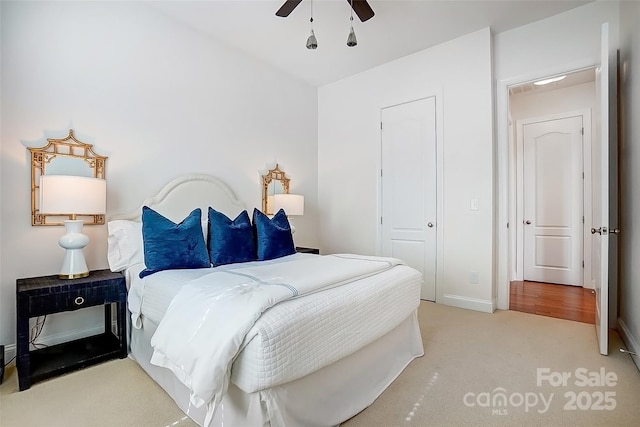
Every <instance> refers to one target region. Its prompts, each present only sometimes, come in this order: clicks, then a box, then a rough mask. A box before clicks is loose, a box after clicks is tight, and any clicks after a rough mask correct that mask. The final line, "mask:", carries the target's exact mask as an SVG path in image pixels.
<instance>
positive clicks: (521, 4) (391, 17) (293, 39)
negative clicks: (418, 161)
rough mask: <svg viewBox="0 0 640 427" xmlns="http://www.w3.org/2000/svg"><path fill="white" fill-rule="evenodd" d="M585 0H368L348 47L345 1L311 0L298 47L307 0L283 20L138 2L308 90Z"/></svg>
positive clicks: (223, 0) (257, 12) (268, 0)
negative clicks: (312, 38)
mask: <svg viewBox="0 0 640 427" xmlns="http://www.w3.org/2000/svg"><path fill="white" fill-rule="evenodd" d="M591 1H593V0H588V1H577V0H564V1H557V0H551V1H547V0H508V1H505V0H501V1H485V0H469V1H462V0H440V1H432V0H422V1H418V0H414V1H402V0H382V1H379V0H369V4H370V5H371V7H372V8H373V10H374V11H375V16H374V17H373V18H371V19H370V20H368V21H366V22H364V23H363V22H360V20H359V19H358V18H357V17H355V16H354V21H353V26H354V29H355V32H356V35H357V38H358V45H357V46H356V47H352V48H350V47H347V45H346V41H347V35H348V33H349V22H350V21H349V16H350V10H351V9H350V7H349V4H348V3H347V1H345V0H313V19H314V23H313V28H314V31H315V34H316V37H317V38H318V48H317V49H316V50H308V49H306V47H305V42H306V39H307V37H308V35H309V32H310V23H309V17H310V12H311V0H303V1H302V3H300V4H299V5H298V7H297V8H296V9H295V10H294V11H293V12H292V13H291V14H290V15H289V16H288V17H286V18H281V17H278V16H276V15H275V12H276V11H277V10H278V9H279V8H280V6H281V5H282V3H283V2H284V0H276V1H274V0H253V1H249V0H247V1H245V0H234V1H229V0H208V1H206V0H205V1H203V0H199V1H198V0H179V1H152V2H146V3H145V4H147V5H148V6H149V7H152V8H155V9H156V10H159V11H161V12H162V13H164V14H166V15H167V16H169V17H171V18H172V19H176V20H178V21H180V22H182V23H184V24H186V25H188V26H190V27H192V28H194V29H195V30H197V31H200V32H201V33H203V34H206V35H207V36H210V37H213V38H215V39H217V40H219V41H220V42H222V43H225V44H227V45H230V46H233V47H235V48H237V49H240V50H242V51H244V52H246V53H248V54H249V55H251V56H253V57H255V58H258V59H260V60H263V61H265V62H267V63H269V64H271V65H272V66H274V67H276V68H278V69H281V70H283V71H285V72H287V73H289V74H291V75H293V76H295V77H297V78H299V79H301V80H303V81H305V82H307V83H309V84H311V85H313V86H321V85H324V84H327V83H331V82H334V81H336V80H340V79H342V78H344V77H347V76H350V75H353V74H356V73H359V72H361V71H364V70H366V69H369V68H373V67H375V66H377V65H380V64H384V63H386V62H389V61H392V60H394V59H397V58H401V57H403V56H406V55H409V54H411V53H414V52H418V51H420V50H423V49H426V48H429V47H431V46H434V45H437V44H440V43H443V42H445V41H448V40H451V39H454V38H456V37H460V36H462V35H465V34H469V33H471V32H474V31H477V30H480V29H482V28H486V27H491V28H492V30H493V31H494V32H496V33H499V32H503V31H506V30H509V29H512V28H515V27H519V26H522V25H525V24H528V23H531V22H534V21H538V20H540V19H544V18H546V17H549V16H552V15H555V14H558V13H562V12H564V11H566V10H569V9H573V8H575V7H579V6H582V5H584V4H587V3H590V2H591Z"/></svg>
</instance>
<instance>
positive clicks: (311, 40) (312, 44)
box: [307, 0, 318, 50]
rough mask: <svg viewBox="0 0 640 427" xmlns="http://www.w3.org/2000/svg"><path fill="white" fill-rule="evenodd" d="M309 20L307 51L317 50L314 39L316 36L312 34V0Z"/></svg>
mask: <svg viewBox="0 0 640 427" xmlns="http://www.w3.org/2000/svg"><path fill="white" fill-rule="evenodd" d="M310 3H311V18H309V22H310V23H311V34H310V35H309V37H308V38H307V49H312V50H313V49H317V48H318V39H317V38H316V34H315V33H314V32H313V0H311V2H310Z"/></svg>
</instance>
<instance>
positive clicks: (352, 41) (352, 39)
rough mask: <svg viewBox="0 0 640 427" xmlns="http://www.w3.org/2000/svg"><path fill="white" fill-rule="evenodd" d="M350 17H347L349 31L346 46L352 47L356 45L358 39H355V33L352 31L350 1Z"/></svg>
mask: <svg viewBox="0 0 640 427" xmlns="http://www.w3.org/2000/svg"><path fill="white" fill-rule="evenodd" d="M350 3H351V16H350V17H349V21H351V29H350V30H349V37H347V46H349V47H354V46H357V45H358V39H356V32H355V31H353V0H351V2H350Z"/></svg>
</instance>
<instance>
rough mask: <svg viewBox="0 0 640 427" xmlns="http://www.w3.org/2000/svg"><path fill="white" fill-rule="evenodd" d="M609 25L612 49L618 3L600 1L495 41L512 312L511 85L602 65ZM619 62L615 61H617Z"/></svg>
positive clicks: (500, 281) (502, 211)
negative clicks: (602, 40)
mask: <svg viewBox="0 0 640 427" xmlns="http://www.w3.org/2000/svg"><path fill="white" fill-rule="evenodd" d="M604 22H609V33H610V35H611V40H610V46H611V47H612V48H613V49H614V50H613V51H614V52H615V47H616V46H617V45H618V39H617V35H618V2H606V1H605V2H594V3H589V4H587V5H585V6H582V7H579V8H576V9H572V10H570V11H568V12H565V13H562V14H559V15H556V16H553V17H550V18H547V19H544V20H541V21H538V22H534V23H532V24H529V25H524V26H522V27H518V28H515V29H513V30H510V31H505V32H503V33H499V34H496V36H495V38H494V52H495V61H494V64H495V67H494V72H495V74H494V78H495V81H496V83H497V85H496V90H497V92H496V135H497V140H496V147H497V148H496V149H497V152H496V156H497V176H496V180H497V198H496V202H497V227H496V232H497V241H498V255H497V262H498V266H497V282H496V286H497V291H498V293H497V296H498V308H503V309H506V308H508V305H507V299H508V281H509V274H508V271H509V252H508V250H509V244H508V231H509V230H508V229H507V224H508V222H509V221H512V222H513V220H514V218H513V216H510V215H509V196H508V189H509V174H508V171H509V168H508V164H509V130H508V119H507V118H508V115H507V105H508V102H507V101H508V95H507V88H508V86H509V85H512V84H518V83H522V82H527V81H531V80H535V79H538V78H541V77H545V76H549V75H554V74H560V73H563V72H567V71H573V70H578V69H582V68H586V67H590V66H594V65H597V64H598V63H599V62H600V31H601V26H602V23H604ZM611 59H612V60H613V59H614V58H613V57H612V58H611Z"/></svg>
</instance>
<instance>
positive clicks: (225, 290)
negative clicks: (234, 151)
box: [151, 255, 402, 424]
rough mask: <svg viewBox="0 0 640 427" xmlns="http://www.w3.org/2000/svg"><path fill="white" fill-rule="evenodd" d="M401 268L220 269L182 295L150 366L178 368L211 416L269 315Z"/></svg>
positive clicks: (326, 263) (332, 264) (322, 263)
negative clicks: (288, 303)
mask: <svg viewBox="0 0 640 427" xmlns="http://www.w3.org/2000/svg"><path fill="white" fill-rule="evenodd" d="M401 263H402V262H401V261H400V260H397V259H393V258H380V257H358V256H354V255H350V256H346V255H340V256H336V255H331V256H323V257H320V256H317V257H308V258H305V259H302V260H299V261H296V262H293V261H292V262H282V263H280V264H278V265H277V266H275V265H273V264H259V265H252V266H247V267H245V268H238V269H236V270H234V271H219V270H215V269H213V270H214V271H213V272H211V273H209V274H207V275H204V276H202V277H200V278H198V279H195V280H193V281H191V282H190V283H188V284H186V285H185V286H183V287H182V288H181V289H180V291H178V293H177V295H176V297H174V299H173V301H172V302H171V304H170V306H169V308H168V309H167V312H166V314H165V317H164V318H163V320H162V321H161V322H160V325H159V327H158V330H157V331H156V334H155V335H154V337H153V338H152V341H151V343H152V346H153V347H154V354H153V357H152V360H151V362H152V363H153V364H155V365H158V366H164V367H167V368H169V369H170V370H172V371H173V372H174V373H175V374H176V376H177V377H178V378H179V379H180V380H181V381H182V382H183V383H184V384H185V385H186V386H187V387H188V388H189V389H190V390H191V391H192V395H191V402H192V403H193V404H194V405H195V406H196V407H200V406H202V405H203V404H206V405H207V406H208V410H207V413H208V417H207V418H208V419H211V417H212V416H213V413H214V412H215V410H216V408H217V406H218V404H219V402H220V399H221V397H222V396H223V394H224V393H225V392H226V390H227V387H228V383H229V378H230V372H231V363H232V361H233V359H234V358H235V357H236V355H237V353H238V351H239V350H240V348H241V344H242V342H243V341H244V338H245V335H246V334H247V332H248V331H249V330H250V328H251V327H252V326H253V324H254V323H255V321H256V320H257V319H258V318H259V317H260V315H261V314H262V313H263V312H264V311H265V310H267V309H268V308H270V307H272V306H274V305H275V304H277V303H278V302H280V301H284V300H287V299H291V298H296V297H298V296H303V295H305V294H310V293H313V292H317V291H319V290H322V289H328V288H332V287H336V286H340V285H342V284H345V283H349V282H351V281H353V280H357V279H359V278H363V277H367V276H371V275H374V274H376V273H378V272H381V271H385V270H389V269H391V268H392V267H394V266H395V265H399V264H401ZM205 424H207V422H205Z"/></svg>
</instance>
